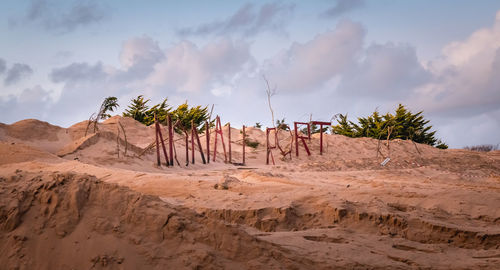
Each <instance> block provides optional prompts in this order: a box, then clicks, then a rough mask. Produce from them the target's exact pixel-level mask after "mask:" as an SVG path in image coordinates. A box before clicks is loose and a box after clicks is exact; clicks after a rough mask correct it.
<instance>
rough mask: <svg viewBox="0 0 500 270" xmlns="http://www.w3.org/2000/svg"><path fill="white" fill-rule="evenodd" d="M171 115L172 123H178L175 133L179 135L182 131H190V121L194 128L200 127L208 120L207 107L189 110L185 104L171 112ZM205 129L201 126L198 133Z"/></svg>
mask: <svg viewBox="0 0 500 270" xmlns="http://www.w3.org/2000/svg"><path fill="white" fill-rule="evenodd" d="M171 115H172V116H171V117H172V121H173V122H178V127H177V128H176V130H175V131H176V132H178V133H181V132H183V131H189V130H191V121H193V122H194V125H195V127H199V126H201V125H202V124H203V123H205V121H206V120H208V116H209V113H208V107H207V106H205V107H202V106H196V107H191V108H190V107H189V105H188V104H187V102H186V103H184V104H181V105H179V106H178V107H177V108H176V109H175V110H173V111H172V113H171ZM205 128H206V127H205V125H203V127H202V128H201V129H200V130H199V132H202V131H203V130H205Z"/></svg>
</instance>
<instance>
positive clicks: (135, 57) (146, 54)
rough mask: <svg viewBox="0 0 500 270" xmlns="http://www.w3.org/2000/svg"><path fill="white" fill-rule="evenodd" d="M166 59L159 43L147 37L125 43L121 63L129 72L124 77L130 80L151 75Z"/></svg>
mask: <svg viewBox="0 0 500 270" xmlns="http://www.w3.org/2000/svg"><path fill="white" fill-rule="evenodd" d="M164 58H165V55H164V54H163V52H162V50H161V49H160V47H159V46H158V43H157V42H156V41H154V40H153V39H152V38H150V37H147V36H143V37H139V38H132V39H130V40H127V41H125V42H124V43H123V46H122V49H121V52H120V63H121V65H122V67H123V68H124V69H125V70H126V71H127V72H126V73H124V74H123V75H124V76H127V77H129V79H130V77H134V78H138V77H143V76H145V75H148V74H150V73H151V72H152V71H153V69H154V65H155V64H156V63H158V62H160V61H162V60H163V59H164Z"/></svg>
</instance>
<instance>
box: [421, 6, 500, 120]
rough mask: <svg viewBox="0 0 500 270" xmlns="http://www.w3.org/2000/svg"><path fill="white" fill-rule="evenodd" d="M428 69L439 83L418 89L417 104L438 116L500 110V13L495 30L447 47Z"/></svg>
mask: <svg viewBox="0 0 500 270" xmlns="http://www.w3.org/2000/svg"><path fill="white" fill-rule="evenodd" d="M428 69H429V70H430V71H431V72H432V73H433V75H434V77H435V79H433V80H431V81H429V82H428V83H426V84H424V85H422V86H420V87H418V88H417V89H416V90H415V95H414V97H413V98H412V100H413V102H414V103H415V104H417V105H419V106H421V107H423V108H425V109H427V110H429V111H432V112H434V113H436V114H441V115H449V116H454V117H457V116H467V117H470V116H473V115H478V114H481V113H485V112H488V111H492V110H495V109H498V108H499V107H500V91H499V89H500V78H499V76H498V74H499V71H500V11H499V12H498V13H497V16H496V19H495V22H494V24H493V26H492V27H491V28H484V29H480V30H477V31H475V32H474V33H472V34H471V35H470V36H469V37H468V38H467V39H465V40H463V41H456V42H452V43H450V44H449V45H447V46H445V47H444V49H443V52H442V56H441V57H439V58H438V59H436V60H434V61H431V62H430V63H429V64H428Z"/></svg>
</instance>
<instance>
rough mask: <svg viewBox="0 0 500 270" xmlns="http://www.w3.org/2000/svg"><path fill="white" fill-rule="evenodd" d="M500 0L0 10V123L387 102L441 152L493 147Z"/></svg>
mask: <svg viewBox="0 0 500 270" xmlns="http://www.w3.org/2000/svg"><path fill="white" fill-rule="evenodd" d="M499 11H500V1H493V0H492V1H486V0H484V1H464V0H440V1H424V0H420V1H416V0H415V1H410V0H407V1H396V0H332V1H326V0H325V1H253V2H251V1H118V0H116V1H111V0H109V1H106V0H102V1H97V0H95V1H53V0H34V1H9V0H7V1H2V2H1V3H0V18H2V19H1V20H0V40H1V42H0V109H1V111H2V112H3V113H2V114H1V115H0V122H4V123H13V122H15V121H18V120H21V119H25V118H37V119H41V120H44V121H48V122H50V123H53V124H57V125H61V126H65V127H67V126H69V125H71V124H73V123H76V122H78V121H82V120H85V119H87V118H88V117H89V116H90V114H91V113H92V112H94V111H95V110H97V109H98V107H99V105H100V102H101V101H102V99H103V98H105V97H107V96H116V97H118V99H119V103H120V105H121V107H120V112H121V111H122V110H123V109H125V108H126V106H127V104H128V102H129V100H130V99H131V98H133V97H135V96H137V95H139V94H144V95H146V96H147V97H148V98H150V99H151V101H152V103H155V102H160V101H161V100H162V99H163V98H165V97H168V99H169V103H170V104H172V105H173V106H176V105H178V104H180V103H183V102H184V101H186V100H187V101H188V102H189V103H190V104H201V105H211V104H215V109H214V110H215V113H217V114H220V115H221V116H222V120H223V121H224V122H226V121H230V122H231V123H232V124H233V126H238V125H241V124H246V125H253V124H254V123H255V122H261V123H264V125H270V124H271V123H270V122H271V121H270V119H271V116H270V112H269V110H268V107H267V103H266V96H265V82H264V80H263V79H262V76H263V75H264V76H266V78H267V79H268V80H269V82H270V83H271V85H272V86H273V87H276V94H275V95H274V96H273V97H272V103H273V107H274V110H275V113H276V118H280V119H281V118H286V121H287V122H292V121H304V120H308V119H309V117H310V115H311V114H312V117H313V118H314V119H316V120H326V121H328V120H330V119H331V118H332V116H333V115H335V114H337V113H344V114H345V113H348V115H349V117H350V118H351V119H354V118H355V117H356V116H363V115H367V114H369V113H371V112H372V111H373V110H375V109H378V110H379V111H380V112H382V113H385V112H387V111H392V110H394V108H395V107H396V105H397V104H398V103H403V104H406V105H407V106H408V107H409V108H411V109H412V110H413V111H420V110H423V111H424V115H425V116H426V118H428V119H430V120H431V124H432V125H433V126H434V128H435V129H436V130H438V133H437V135H438V137H440V138H442V139H443V140H444V141H445V142H447V143H449V144H450V146H451V147H457V148H458V147H463V146H465V145H474V144H483V143H489V144H498V143H500V139H499V138H500V120H499V119H500V79H499V78H497V77H498V74H499V69H500V13H498V12H499Z"/></svg>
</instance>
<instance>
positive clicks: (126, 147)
mask: <svg viewBox="0 0 500 270" xmlns="http://www.w3.org/2000/svg"><path fill="white" fill-rule="evenodd" d="M118 125H120V127H121V129H122V131H123V137H124V138H125V154H124V156H127V149H128V141H127V133H125V129H124V128H123V125H122V123H120V121H118Z"/></svg>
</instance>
